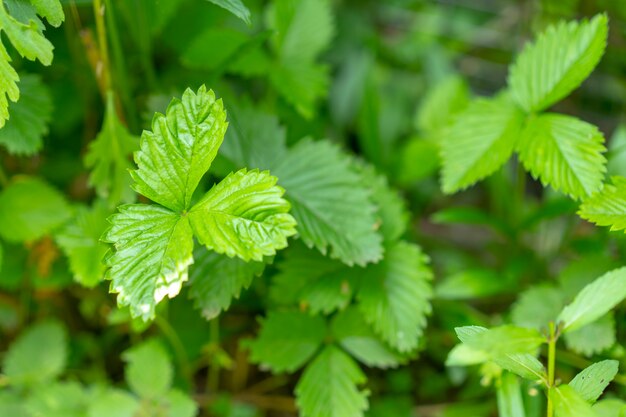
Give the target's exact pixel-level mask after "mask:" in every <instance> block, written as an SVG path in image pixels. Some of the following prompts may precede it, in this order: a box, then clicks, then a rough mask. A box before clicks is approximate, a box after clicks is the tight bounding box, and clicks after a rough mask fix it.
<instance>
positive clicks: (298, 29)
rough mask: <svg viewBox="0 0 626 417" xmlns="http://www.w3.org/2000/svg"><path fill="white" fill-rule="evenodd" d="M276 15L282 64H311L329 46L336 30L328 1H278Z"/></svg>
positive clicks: (274, 9)
mask: <svg viewBox="0 0 626 417" xmlns="http://www.w3.org/2000/svg"><path fill="white" fill-rule="evenodd" d="M273 12H274V13H273V16H272V19H273V26H274V29H276V30H277V31H278V32H277V36H278V39H277V50H278V53H279V56H280V58H281V61H282V62H283V63H291V62H312V61H314V60H315V58H316V57H317V56H318V55H319V54H320V53H321V52H323V51H324V49H326V48H327V47H328V46H329V44H330V41H331V40H332V37H333V35H334V30H335V29H334V21H333V20H334V19H333V16H332V10H331V3H330V1H329V0H295V1H294V0H278V1H276V2H274V4H273Z"/></svg>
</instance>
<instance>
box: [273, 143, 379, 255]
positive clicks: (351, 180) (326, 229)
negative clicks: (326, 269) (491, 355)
mask: <svg viewBox="0 0 626 417" xmlns="http://www.w3.org/2000/svg"><path fill="white" fill-rule="evenodd" d="M272 173H273V174H274V175H276V176H277V177H278V178H279V183H280V185H281V186H283V187H284V188H285V190H286V193H285V197H286V198H287V200H289V202H291V207H292V208H291V213H292V214H293V216H294V217H295V219H296V221H297V222H298V233H299V235H300V238H301V239H302V240H303V241H304V243H306V244H307V245H308V246H315V247H316V248H317V249H318V250H319V251H320V252H322V253H323V254H326V253H327V251H328V248H329V247H330V251H329V252H330V256H331V257H332V258H337V259H340V260H341V261H342V262H344V263H346V264H348V265H353V264H358V265H365V264H366V263H369V262H376V261H378V260H380V259H381V257H382V251H383V248H382V245H381V236H380V235H379V234H378V233H377V232H376V231H375V224H376V218H375V210H376V208H375V206H374V205H373V204H372V203H371V202H370V199H369V197H370V192H369V191H368V189H367V188H366V187H365V186H364V185H363V182H362V179H361V177H360V176H359V175H357V173H356V172H354V170H353V169H352V168H351V161H350V159H349V158H348V157H347V155H346V154H344V153H342V152H341V151H340V150H339V148H338V147H337V146H335V145H333V144H331V143H330V142H328V141H318V142H313V141H309V140H305V141H301V142H300V143H298V144H297V145H296V146H295V147H293V148H292V149H290V150H289V152H288V153H287V155H286V156H285V157H284V158H283V159H282V160H281V161H280V162H279V163H278V164H277V165H276V166H273V167H272Z"/></svg>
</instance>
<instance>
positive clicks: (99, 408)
mask: <svg viewBox="0 0 626 417" xmlns="http://www.w3.org/2000/svg"><path fill="white" fill-rule="evenodd" d="M138 409H139V401H137V399H136V398H135V397H133V396H132V395H131V394H129V393H127V392H126V391H122V390H118V389H115V388H109V389H107V390H106V391H105V392H103V393H102V394H101V395H98V396H97V397H96V398H95V399H93V400H92V401H90V402H89V405H88V408H87V416H88V417H133V416H135V415H136V412H137V410H138Z"/></svg>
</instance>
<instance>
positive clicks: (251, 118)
mask: <svg viewBox="0 0 626 417" xmlns="http://www.w3.org/2000/svg"><path fill="white" fill-rule="evenodd" d="M228 120H229V123H230V124H229V127H228V131H227V132H226V138H225V140H224V143H223V144H222V147H221V148H220V155H222V156H224V157H226V159H228V160H229V161H230V162H232V164H233V165H234V167H235V168H243V167H248V168H259V169H271V168H272V167H273V166H274V165H275V162H276V161H279V160H280V159H281V158H283V157H284V154H285V153H286V151H287V148H286V132H285V128H284V127H282V126H281V125H280V124H279V121H278V118H277V117H276V116H275V115H272V114H267V113H263V112H260V111H258V110H256V109H254V108H253V107H250V106H238V107H234V106H228ZM279 180H280V178H279Z"/></svg>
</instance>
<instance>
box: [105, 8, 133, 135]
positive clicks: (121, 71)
mask: <svg viewBox="0 0 626 417" xmlns="http://www.w3.org/2000/svg"><path fill="white" fill-rule="evenodd" d="M104 5H105V7H106V9H107V13H106V24H107V27H108V34H109V40H110V46H111V52H112V54H113V64H112V65H113V67H115V74H114V80H115V82H116V83H117V85H116V87H118V88H116V92H118V93H119V96H120V98H121V100H122V102H123V105H124V108H125V110H126V115H127V116H128V117H127V119H126V123H127V124H128V127H129V128H130V129H131V130H133V131H134V130H137V128H138V123H139V118H138V116H137V110H136V108H135V105H134V102H133V99H132V96H131V94H130V93H131V88H130V84H129V82H128V77H127V76H126V75H127V74H128V71H127V70H126V57H125V56H124V52H123V50H122V42H121V40H120V35H119V31H118V29H117V23H116V17H115V14H114V9H113V6H112V0H104Z"/></svg>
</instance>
